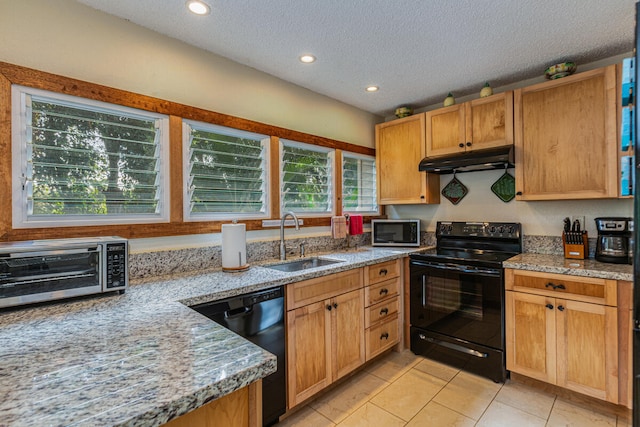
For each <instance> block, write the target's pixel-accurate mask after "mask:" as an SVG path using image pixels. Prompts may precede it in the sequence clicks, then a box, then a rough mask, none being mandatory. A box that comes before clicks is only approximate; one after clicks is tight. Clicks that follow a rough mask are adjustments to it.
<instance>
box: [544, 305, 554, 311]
mask: <svg viewBox="0 0 640 427" xmlns="http://www.w3.org/2000/svg"><path fill="white" fill-rule="evenodd" d="M545 307H547V308H548V309H549V310H553V304H547V305H545Z"/></svg>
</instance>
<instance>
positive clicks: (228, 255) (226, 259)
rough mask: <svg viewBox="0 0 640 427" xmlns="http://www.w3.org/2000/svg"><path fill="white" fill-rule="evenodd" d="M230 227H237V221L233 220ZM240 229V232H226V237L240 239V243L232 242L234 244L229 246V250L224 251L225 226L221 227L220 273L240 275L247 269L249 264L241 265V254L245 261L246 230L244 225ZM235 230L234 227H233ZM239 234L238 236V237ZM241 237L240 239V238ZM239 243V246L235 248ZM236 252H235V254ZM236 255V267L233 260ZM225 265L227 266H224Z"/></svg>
mask: <svg viewBox="0 0 640 427" xmlns="http://www.w3.org/2000/svg"><path fill="white" fill-rule="evenodd" d="M230 225H232V226H237V225H238V220H237V219H234V220H233V221H232V224H230ZM241 226H242V227H241V228H240V231H238V230H237V229H236V231H233V232H232V231H231V230H228V234H227V236H229V237H234V238H241V239H242V242H233V243H234V244H233V245H231V246H232V247H231V248H230V249H229V248H227V249H225V240H226V239H225V228H227V227H225V225H224V224H223V226H222V230H221V232H222V271H223V272H226V273H240V272H243V271H246V270H248V269H249V264H247V263H246V262H245V263H243V254H244V258H245V260H246V251H247V249H246V235H245V233H246V231H245V230H246V229H245V225H244V224H241ZM234 228H235V227H234ZM238 233H239V235H238ZM241 236H242V237H241ZM238 243H239V246H236V245H237V244H238ZM236 251H237V252H236ZM236 255H237V260H238V262H237V265H235V264H236V262H235V258H236ZM225 263H226V264H227V265H225ZM230 264H234V265H230Z"/></svg>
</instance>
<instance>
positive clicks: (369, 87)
mask: <svg viewBox="0 0 640 427" xmlns="http://www.w3.org/2000/svg"><path fill="white" fill-rule="evenodd" d="M379 89H380V88H379V87H378V86H367V88H366V89H365V90H366V91H367V92H377V91H378V90H379Z"/></svg>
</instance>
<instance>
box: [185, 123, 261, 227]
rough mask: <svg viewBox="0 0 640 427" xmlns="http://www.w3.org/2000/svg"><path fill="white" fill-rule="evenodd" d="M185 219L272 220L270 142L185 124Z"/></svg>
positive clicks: (222, 129)
mask: <svg viewBox="0 0 640 427" xmlns="http://www.w3.org/2000/svg"><path fill="white" fill-rule="evenodd" d="M184 137H185V140H186V142H185V143H184V144H183V146H184V147H185V149H186V152H185V154H184V156H183V158H184V159H185V168H186V169H185V173H184V177H185V180H186V182H185V189H186V192H187V194H186V196H185V198H184V200H185V210H184V217H185V219H191V220H206V219H214V218H221V217H224V218H229V217H230V216H233V217H234V218H237V217H245V218H246V217H253V218H256V217H266V216H267V206H268V204H267V184H268V179H267V176H268V165H267V159H268V158H269V156H268V147H269V137H268V136H265V135H258V134H254V133H250V132H244V131H241V130H237V129H231V128H226V127H222V126H215V125H210V124H205V123H195V122H185V124H184Z"/></svg>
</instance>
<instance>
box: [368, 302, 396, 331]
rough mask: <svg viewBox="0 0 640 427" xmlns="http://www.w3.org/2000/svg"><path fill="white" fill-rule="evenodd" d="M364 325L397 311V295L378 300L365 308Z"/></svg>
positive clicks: (385, 318)
mask: <svg viewBox="0 0 640 427" xmlns="http://www.w3.org/2000/svg"><path fill="white" fill-rule="evenodd" d="M364 313H365V327H366V328H368V327H370V326H371V325H373V324H376V323H379V322H381V321H385V320H387V319H389V318H390V317H392V316H393V315H395V314H396V313H398V297H394V298H391V299H389V300H387V301H382V302H379V303H378V304H376V305H372V306H371V307H369V308H367V309H366V310H365V312H364Z"/></svg>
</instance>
